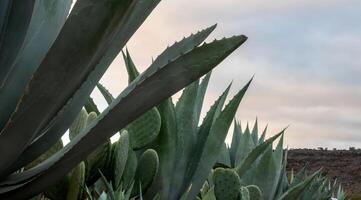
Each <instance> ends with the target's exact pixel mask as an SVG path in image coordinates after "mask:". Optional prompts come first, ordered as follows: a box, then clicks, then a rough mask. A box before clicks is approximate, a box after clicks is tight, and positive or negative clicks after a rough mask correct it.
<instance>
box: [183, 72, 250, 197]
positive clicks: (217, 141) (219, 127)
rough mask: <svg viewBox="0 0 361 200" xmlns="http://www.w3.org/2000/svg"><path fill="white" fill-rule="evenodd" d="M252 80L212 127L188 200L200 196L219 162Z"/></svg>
mask: <svg viewBox="0 0 361 200" xmlns="http://www.w3.org/2000/svg"><path fill="white" fill-rule="evenodd" d="M251 80H252V79H251ZM251 80H250V81H249V82H248V83H247V84H246V86H244V87H243V88H242V90H240V91H239V92H238V93H237V94H236V95H235V96H234V97H233V99H232V100H231V101H230V102H229V103H228V105H227V106H226V107H225V108H224V110H223V111H222V112H221V113H220V115H219V116H218V118H217V119H216V120H215V122H214V124H213V125H212V127H211V129H210V133H209V136H208V138H207V140H206V143H205V144H204V148H203V151H202V154H201V157H200V160H199V163H198V167H197V169H196V170H195V172H194V174H193V176H192V186H191V188H190V191H189V195H188V197H187V199H193V198H194V197H195V196H196V195H197V194H198V192H199V190H200V189H201V188H202V185H203V183H204V181H205V180H206V179H207V176H208V174H209V172H210V171H211V169H212V167H213V164H214V163H215V162H216V161H217V158H218V153H219V150H220V148H221V147H222V144H223V142H224V140H225V138H226V136H227V133H228V129H229V126H230V125H231V123H232V120H233V118H234V116H235V114H236V111H237V109H238V106H239V104H240V103H241V100H242V98H243V96H244V94H245V93H246V91H247V89H248V86H249V85H250V83H251Z"/></svg>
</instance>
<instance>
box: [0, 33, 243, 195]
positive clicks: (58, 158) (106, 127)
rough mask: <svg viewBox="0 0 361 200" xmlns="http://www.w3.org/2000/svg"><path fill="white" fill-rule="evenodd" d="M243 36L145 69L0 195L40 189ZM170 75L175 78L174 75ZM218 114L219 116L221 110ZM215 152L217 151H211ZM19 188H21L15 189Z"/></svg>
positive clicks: (224, 53) (206, 69)
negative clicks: (60, 146)
mask: <svg viewBox="0 0 361 200" xmlns="http://www.w3.org/2000/svg"><path fill="white" fill-rule="evenodd" d="M245 40H246V37H245V36H235V37H232V38H228V39H222V40H219V41H215V42H212V43H210V44H205V45H202V46H201V47H197V48H195V49H194V50H192V51H191V52H189V53H187V54H184V55H183V56H180V57H178V58H177V59H176V60H174V61H171V62H170V63H169V64H167V65H166V66H163V67H161V68H158V69H156V70H155V71H154V69H151V70H149V71H148V70H147V71H145V72H144V73H143V74H142V75H141V76H139V77H138V78H137V79H136V80H135V81H133V82H132V84H130V85H129V86H128V87H127V88H126V89H125V91H123V92H122V93H121V94H120V95H119V96H118V97H117V98H116V99H115V100H114V101H113V102H112V104H111V105H110V106H109V107H108V108H107V109H106V110H105V111H104V112H103V113H101V114H100V115H99V116H98V118H97V120H96V121H94V122H93V123H92V124H91V125H90V126H89V127H87V129H86V130H84V131H83V132H82V133H80V134H79V135H77V136H76V137H75V138H74V140H73V141H71V142H70V143H69V144H68V145H67V146H65V147H64V148H63V149H62V150H61V151H59V152H58V153H57V154H55V155H54V156H52V157H51V158H50V159H48V160H47V161H45V162H44V163H42V164H41V165H39V166H38V167H36V168H34V169H32V170H29V171H28V172H27V173H25V172H24V173H21V174H16V175H11V176H9V177H8V178H9V179H14V177H13V176H15V177H16V178H15V179H16V180H24V179H28V178H29V177H34V176H35V175H38V176H37V177H36V178H34V179H32V181H31V183H28V184H25V185H22V186H21V188H18V189H16V190H13V191H11V192H9V193H5V194H0V198H3V197H4V198H13V197H16V198H25V197H28V196H32V195H34V194H36V193H38V192H40V191H41V190H42V188H43V187H45V185H49V184H51V183H54V182H55V181H56V180H58V179H59V178H61V177H62V176H63V175H64V174H66V173H67V172H68V171H69V170H70V169H71V168H72V167H74V166H75V165H77V163H79V162H80V161H81V160H82V159H84V158H85V157H86V156H87V155H89V154H90V153H91V152H92V151H93V150H94V149H95V148H96V147H97V146H98V145H100V144H102V143H103V142H105V141H106V140H107V139H108V138H109V137H110V136H112V135H113V134H114V133H115V132H117V131H118V130H120V129H122V128H124V126H126V125H127V124H128V123H129V122H131V121H132V120H134V119H136V118H137V117H139V116H140V115H141V114H143V113H144V112H145V111H147V110H149V109H150V108H152V107H154V106H155V105H156V104H158V103H160V102H161V101H162V100H163V99H165V98H167V97H169V96H171V95H172V94H174V93H175V92H177V91H178V90H180V89H181V88H183V87H184V86H185V85H187V84H190V83H191V82H193V81H195V80H197V79H199V77H201V76H202V75H204V74H206V73H208V72H209V71H210V70H211V69H212V68H214V67H215V66H216V65H217V64H219V63H220V62H221V61H222V60H223V59H224V58H225V57H226V56H227V55H229V54H230V53H232V52H233V51H234V50H235V49H237V48H238V47H239V46H240V45H241V44H242V43H243V42H245ZM174 77H177V78H176V79H175V78H174ZM160 80H161V81H160ZM165 83H167V84H165ZM239 96H241V95H240V94H239V95H238V96H237V97H238V98H236V99H237V100H234V101H232V103H231V104H230V105H232V106H229V107H228V109H227V108H226V109H225V110H226V111H227V112H225V113H224V114H223V115H225V117H226V116H227V120H228V116H230V117H232V118H233V116H232V114H233V111H232V112H231V114H227V113H228V112H229V111H228V110H235V108H234V106H235V104H236V105H238V104H237V103H239V100H238V99H239ZM234 112H235V111H234ZM233 115H234V114H233ZM220 116H222V113H221V115H220ZM222 118H223V117H222ZM231 121H232V119H231ZM215 124H219V125H217V126H216V127H219V128H220V127H223V126H221V124H222V123H221V122H220V121H219V122H217V120H216V122H215ZM217 129H218V128H215V130H213V131H211V132H217V131H216V130H217ZM221 130H223V129H221ZM222 132H223V131H222ZM212 135H213V134H212ZM222 141H223V140H222ZM209 145H212V144H208V145H206V146H208V148H210V146H209ZM210 153H212V152H210ZM215 156H217V155H216V154H215ZM213 157H214V155H213ZM215 159H216V158H215ZM209 161H211V160H209ZM209 161H208V162H209ZM212 163H213V162H212ZM210 168H211V166H210ZM208 172H209V171H208ZM208 172H207V173H208ZM30 185H32V186H30ZM34 185H36V187H34ZM200 187H201V186H200ZM199 189H200V188H198V191H199ZM19 190H20V191H22V192H17V191H19Z"/></svg>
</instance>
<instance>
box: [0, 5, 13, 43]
mask: <svg viewBox="0 0 361 200" xmlns="http://www.w3.org/2000/svg"><path fill="white" fill-rule="evenodd" d="M12 2H13V1H11V0H4V1H0V43H1V41H2V38H3V32H5V31H3V29H5V28H6V23H7V21H8V18H9V13H10V9H11V4H12Z"/></svg>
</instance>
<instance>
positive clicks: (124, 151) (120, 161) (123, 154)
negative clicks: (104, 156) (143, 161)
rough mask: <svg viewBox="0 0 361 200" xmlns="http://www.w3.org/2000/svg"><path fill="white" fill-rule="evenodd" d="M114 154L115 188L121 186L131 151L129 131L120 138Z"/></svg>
mask: <svg viewBox="0 0 361 200" xmlns="http://www.w3.org/2000/svg"><path fill="white" fill-rule="evenodd" d="M115 145H116V146H115V152H114V172H113V174H114V184H115V188H118V187H119V186H120V182H121V178H122V175H123V172H124V169H125V165H126V162H127V158H128V151H129V135H128V132H127V131H122V133H121V134H120V138H119V140H118V141H117V143H115Z"/></svg>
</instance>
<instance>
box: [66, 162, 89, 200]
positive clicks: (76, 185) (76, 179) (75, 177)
mask: <svg viewBox="0 0 361 200" xmlns="http://www.w3.org/2000/svg"><path fill="white" fill-rule="evenodd" d="M84 182H85V164H84V162H81V163H79V165H78V166H76V167H75V168H74V169H73V171H72V172H71V176H70V181H69V189H68V193H67V196H66V199H67V200H78V199H82V195H83V187H84Z"/></svg>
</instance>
